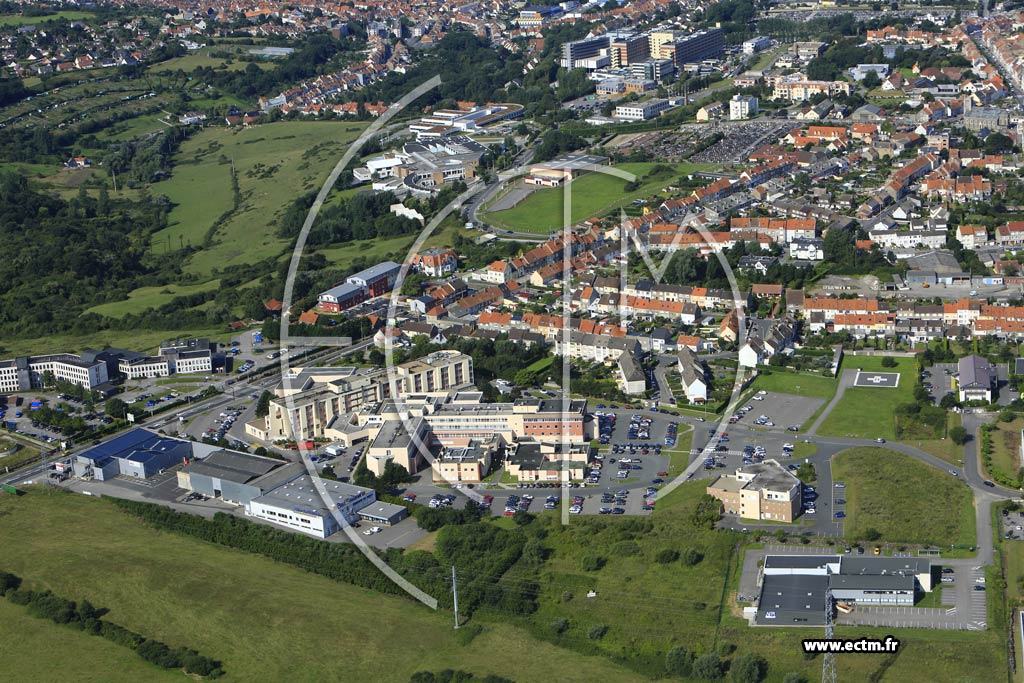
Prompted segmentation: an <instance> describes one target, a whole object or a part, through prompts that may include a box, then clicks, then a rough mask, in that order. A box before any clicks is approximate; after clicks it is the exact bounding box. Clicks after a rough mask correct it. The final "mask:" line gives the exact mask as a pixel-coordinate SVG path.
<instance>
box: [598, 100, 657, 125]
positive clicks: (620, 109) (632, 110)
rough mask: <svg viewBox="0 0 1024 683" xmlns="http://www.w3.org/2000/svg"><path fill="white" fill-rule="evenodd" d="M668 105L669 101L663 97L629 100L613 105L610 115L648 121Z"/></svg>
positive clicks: (617, 117) (624, 119)
mask: <svg viewBox="0 0 1024 683" xmlns="http://www.w3.org/2000/svg"><path fill="white" fill-rule="evenodd" d="M670 107H671V105H670V104H669V101H668V100H665V99H650V100H647V101H645V102H630V103H629V104H620V105H619V106H617V107H615V112H614V113H613V114H612V116H614V117H615V118H616V119H619V120H620V121H648V120H650V119H653V118H657V117H658V116H660V115H661V113H662V112H663V111H666V110H667V109H669V108H670Z"/></svg>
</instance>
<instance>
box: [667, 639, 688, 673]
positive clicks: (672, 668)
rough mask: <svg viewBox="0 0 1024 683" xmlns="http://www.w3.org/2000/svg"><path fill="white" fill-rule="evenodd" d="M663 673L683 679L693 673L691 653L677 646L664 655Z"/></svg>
mask: <svg viewBox="0 0 1024 683" xmlns="http://www.w3.org/2000/svg"><path fill="white" fill-rule="evenodd" d="M665 673H667V674H669V675H670V676H680V677H685V676H689V675H690V674H691V673H693V653H692V652H689V651H688V650H687V649H686V648H685V647H683V646H682V645H679V646H678V647H674V648H672V649H671V650H669V651H668V652H667V653H666V654H665Z"/></svg>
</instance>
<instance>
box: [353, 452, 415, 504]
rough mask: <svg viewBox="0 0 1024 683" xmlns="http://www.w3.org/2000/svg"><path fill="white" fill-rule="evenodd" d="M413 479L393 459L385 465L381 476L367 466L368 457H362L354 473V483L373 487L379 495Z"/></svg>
mask: <svg viewBox="0 0 1024 683" xmlns="http://www.w3.org/2000/svg"><path fill="white" fill-rule="evenodd" d="M412 480H413V476H412V475H411V474H409V472H408V471H407V470H406V469H405V468H404V467H402V466H401V465H399V464H397V463H395V462H394V461H391V460H389V461H388V462H387V464H385V465H384V471H383V472H381V475H380V476H379V477H378V476H377V475H376V474H374V473H373V472H371V471H370V470H369V468H367V467H366V458H360V460H359V464H358V465H356V469H355V471H354V472H353V473H352V483H353V484H355V485H356V486H365V487H366V488H368V489H373V490H374V491H376V492H377V495H380V494H382V493H392V492H393V491H394V490H395V489H396V488H398V485H399V484H406V483H408V482H410V481H412Z"/></svg>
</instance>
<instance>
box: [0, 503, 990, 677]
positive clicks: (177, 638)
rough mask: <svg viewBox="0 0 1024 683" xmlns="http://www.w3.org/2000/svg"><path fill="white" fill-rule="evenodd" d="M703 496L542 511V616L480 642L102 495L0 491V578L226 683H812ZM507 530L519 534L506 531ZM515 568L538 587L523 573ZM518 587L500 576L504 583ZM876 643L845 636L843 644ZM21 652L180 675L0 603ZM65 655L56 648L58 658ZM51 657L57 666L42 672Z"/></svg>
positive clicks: (931, 650)
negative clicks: (742, 675) (716, 663)
mask: <svg viewBox="0 0 1024 683" xmlns="http://www.w3.org/2000/svg"><path fill="white" fill-rule="evenodd" d="M702 491H703V485H701V484H699V483H693V484H687V485H685V486H683V487H681V488H680V489H678V490H677V491H675V492H674V493H672V494H670V495H668V496H665V497H664V499H663V500H659V501H658V507H659V512H658V514H656V515H655V517H654V518H653V520H654V528H653V530H651V531H647V532H641V533H639V534H635V533H633V532H631V531H630V527H631V525H632V524H634V523H635V521H636V520H631V519H609V518H583V519H573V521H572V523H571V524H570V525H569V526H568V527H563V526H561V525H560V524H558V523H557V519H556V515H552V514H545V515H542V516H541V518H540V520H541V521H540V522H534V524H538V523H540V524H542V525H543V531H547V532H548V533H547V536H545V537H544V538H543V543H544V545H545V546H546V547H547V548H548V549H549V552H551V553H553V555H551V556H550V557H549V559H548V560H547V561H546V562H545V563H544V565H543V567H542V570H541V572H542V574H541V576H540V579H541V581H540V584H541V590H542V603H543V604H542V606H541V608H540V611H539V612H537V613H536V614H534V615H531V616H528V617H513V616H511V615H508V614H506V613H503V612H497V613H493V612H488V611H487V610H480V611H479V612H478V616H476V617H474V618H473V620H472V622H475V623H477V624H480V625H482V626H483V628H484V631H483V633H482V634H481V635H479V636H478V637H477V638H476V639H475V640H473V642H472V643H470V644H468V645H461V644H459V642H458V641H457V640H456V638H455V637H454V632H453V630H452V628H451V621H450V619H451V615H450V614H448V613H434V612H431V611H429V610H427V609H426V608H423V607H421V606H419V605H418V604H417V603H414V602H412V601H409V600H405V599H402V598H397V597H393V596H384V595H380V594H378V593H374V592H373V591H369V590H365V589H361V588H355V587H352V586H349V585H347V584H342V583H336V582H332V581H329V580H327V579H324V578H323V577H319V576H316V575H314V574H309V573H306V572H303V571H301V570H299V569H297V568H294V567H290V566H287V565H282V564H277V563H275V562H273V561H270V560H268V559H266V558H262V557H259V556H257V555H252V554H248V553H244V552H240V551H234V550H229V549H225V548H221V547H218V546H215V545H213V544H209V543H204V542H200V541H196V540H194V539H191V538H187V537H183V536H178V535H175V534H171V533H166V532H159V531H155V530H153V529H151V528H149V527H146V526H144V525H142V524H140V523H138V522H136V521H135V520H133V519H132V518H131V517H129V516H127V515H125V514H124V513H122V512H120V511H118V510H117V509H116V508H115V507H113V506H112V505H110V504H109V503H107V502H105V501H103V500H100V499H96V498H88V497H85V496H78V495H75V494H69V493H64V492H57V491H50V490H42V489H30V490H29V493H28V495H25V496H22V497H20V498H13V497H7V496H0V518H2V520H3V523H2V524H0V545H2V547H3V548H4V550H5V552H4V555H3V559H0V569H3V570H6V571H11V572H13V573H15V574H18V575H20V576H22V577H23V578H24V579H25V581H26V587H28V588H32V589H41V588H50V589H52V590H54V591H55V592H56V593H58V594H59V595H62V596H65V597H68V598H71V599H77V600H82V599H88V600H90V601H91V602H92V603H93V604H95V605H98V606H103V607H107V608H109V609H110V610H111V611H110V613H109V614H108V615H107V617H106V618H107V619H109V620H110V621H112V622H115V623H118V624H121V625H124V626H126V627H128V628H130V629H133V630H135V631H137V632H139V633H142V634H144V635H147V636H150V637H154V638H158V639H160V640H163V641H164V642H167V643H168V644H170V645H172V646H176V645H187V646H189V647H194V648H196V649H198V650H199V651H200V652H202V653H203V654H206V655H208V656H211V657H216V658H218V659H221V660H222V661H223V663H224V667H225V669H226V672H227V674H226V676H225V679H224V680H226V681H234V680H238V681H241V680H259V681H277V680H282V681H284V680H287V681H295V680H298V681H306V680H309V681H318V680H326V679H330V680H346V681H347V680H352V681H362V680H372V681H395V682H396V683H405V682H406V681H408V680H409V677H410V675H411V674H412V673H413V672H415V671H420V670H431V671H438V670H441V669H445V668H453V669H462V670H466V671H472V672H475V673H477V674H481V675H483V674H490V673H494V674H499V675H503V676H506V677H511V678H512V679H513V680H515V681H517V683H530V682H532V681H543V682H545V683H546V682H547V681H550V680H552V678H553V677H557V678H558V679H560V680H565V681H569V682H576V681H579V682H580V683H583V682H587V683H590V682H592V681H602V682H603V681H611V682H612V683H617V682H619V681H622V682H623V683H625V682H626V681H639V680H648V679H650V678H655V677H657V675H655V676H648V675H645V674H641V673H639V672H638V671H637V670H633V669H626V668H624V667H622V666H620V665H618V664H615V663H613V662H612V661H611V660H612V659H634V660H640V661H649V662H650V663H651V666H652V668H653V670H656V671H657V672H659V673H660V667H661V663H662V662H663V658H664V651H665V648H666V647H668V646H672V645H676V644H682V645H685V646H686V647H687V648H689V649H691V650H696V651H699V652H707V651H710V650H715V649H717V648H718V647H719V646H721V645H722V644H723V643H732V644H733V645H734V646H736V647H737V653H743V652H753V653H755V654H758V655H760V656H762V657H764V658H765V659H766V660H767V661H768V671H767V676H766V678H765V679H764V680H765V681H767V682H769V683H781V681H782V679H783V677H784V676H785V675H786V674H787V673H789V672H798V673H800V674H802V675H803V676H804V677H805V678H807V679H808V680H815V678H816V677H817V676H820V670H821V661H820V658H816V659H813V660H810V661H808V660H805V659H804V658H803V656H802V654H801V652H800V640H801V639H803V638H807V637H814V636H816V635H820V634H821V633H822V631H821V630H820V629H751V628H750V627H749V626H747V625H746V623H745V622H744V621H742V620H741V619H740V618H739V615H738V614H737V612H736V611H735V608H734V607H732V605H733V602H732V595H733V594H734V592H735V586H736V581H737V573H736V568H737V567H738V566H739V562H740V559H741V555H740V553H739V552H738V547H739V544H740V542H741V540H742V539H741V537H740V536H739V535H738V534H735V533H732V532H729V533H721V532H716V531H711V530H707V529H698V528H696V527H694V526H693V525H692V524H691V523H690V521H689V519H690V516H691V515H692V513H693V511H694V506H695V504H696V501H697V499H698V497H699V495H700V494H701V492H702ZM69 519H74V520H77V522H76V524H75V532H74V533H68V527H67V521H68V520H69ZM500 522H501V523H503V524H504V525H506V526H508V527H509V528H512V527H513V526H514V525H513V524H511V520H507V519H503V520H500ZM431 543H432V541H430V540H427V541H425V542H424V543H423V544H422V545H421V549H423V550H429V549H430V547H431ZM634 546H636V548H634ZM665 547H668V548H675V549H679V550H684V549H687V548H693V549H696V550H698V551H699V552H701V553H702V554H703V556H704V557H703V559H702V561H700V562H699V563H698V564H696V565H695V566H693V567H686V566H684V565H683V564H682V563H681V562H679V561H676V562H673V563H670V564H667V565H665V564H658V563H654V562H651V561H650V555H652V554H653V553H655V552H657V551H658V550H660V549H662V548H665ZM583 553H600V554H603V555H606V556H607V557H608V562H607V564H606V565H605V566H604V567H603V568H602V569H600V570H598V571H584V570H582V569H581V568H580V566H579V564H578V559H579V557H580V555H581V554H583ZM727 566H728V567H729V569H728V570H727ZM514 571H516V572H520V573H521V576H522V577H524V578H531V579H532V578H534V576H533V575H532V574H530V573H529V567H528V565H526V564H524V563H521V565H517V566H516V567H515V568H514ZM515 580H516V578H515V576H510V577H507V579H502V581H503V582H507V583H510V584H511V585H515V584H514V583H512V582H514V581H515ZM591 589H593V590H596V592H597V596H596V597H595V598H593V599H588V598H586V597H585V596H584V593H585V592H586V591H587V590H591ZM566 594H571V595H572V598H571V599H568V598H567V597H566ZM722 606H724V609H723V610H721V612H720V607H722ZM561 618H565V619H567V620H568V621H569V628H568V630H567V631H566V632H565V633H564V634H562V636H553V635H552V633H551V630H550V624H551V623H552V621H553V620H556V619H561ZM598 624H604V625H606V626H608V631H607V634H606V635H605V637H604V638H602V639H592V638H590V637H589V632H590V628H591V627H592V626H594V625H598ZM531 631H535V632H536V634H537V636H539V637H537V636H535V635H531ZM877 633H878V631H877V630H872V629H853V628H839V629H837V635H838V636H841V637H856V636H861V635H865V636H875V635H876V634H877ZM325 634H329V639H328V640H327V641H325V640H324V639H325ZM410 634H415V637H414V638H410V637H409V635H410ZM897 635H898V637H899V638H900V639H901V641H902V647H901V655H900V660H899V662H897V665H896V666H894V668H893V669H892V671H894V672H895V671H897V667H899V668H898V670H899V671H900V672H901V673H900V674H899V675H896V674H890V675H889V676H887V677H886V678H885V679H883V680H893V681H897V680H898V681H903V680H908V681H913V680H918V679H917V678H915V677H914V676H913V675H912V674H909V673H908V672H914V671H917V672H920V671H923V670H927V671H928V675H929V677H928V680H929V681H935V682H936V683H945V682H949V683H953V682H954V681H955V682H957V683H963V682H965V681H967V682H977V683H983V682H985V683H987V682H989V681H994V680H1001V679H1004V678H1005V671H1004V669H1003V667H1004V666H1005V664H1004V662H1005V659H1004V658H1002V657H1001V656H1000V652H1001V650H1000V647H999V636H998V635H997V634H995V633H994V632H978V633H955V634H954V633H945V632H942V631H916V630H904V629H900V630H899V632H898V634H897ZM12 640H15V641H16V642H17V644H18V645H17V647H16V648H7V650H16V652H7V653H6V654H5V658H4V664H5V673H6V675H8V676H10V677H11V679H12V680H17V681H41V682H42V681H52V680H76V681H78V680H82V681H97V682H98V681H120V680H133V681H134V680H163V678H164V676H168V675H172V676H175V677H177V678H178V679H179V680H180V676H181V674H179V673H173V674H167V673H166V672H163V671H160V670H158V669H152V668H150V667H149V665H147V664H145V663H144V662H142V660H140V659H138V658H137V657H135V655H133V654H131V653H129V652H127V651H126V650H124V649H123V648H118V647H116V646H114V645H112V644H110V643H108V642H107V641H103V640H101V639H98V638H91V637H89V636H85V635H84V634H82V633H81V632H78V631H73V630H69V629H66V628H64V627H62V626H58V625H55V624H52V623H50V622H48V621H43V620H40V619H36V618H33V617H29V616H28V615H27V614H26V613H25V612H24V610H23V609H22V608H20V607H17V606H14V605H10V604H9V603H7V602H6V601H4V600H0V643H3V642H8V643H9V642H11V641H12ZM554 640H557V641H558V643H559V644H560V645H563V646H565V647H559V646H558V645H556V644H553V643H552V642H550V641H554ZM55 642H59V643H60V644H61V647H58V648H54V647H53V643H55ZM310 643H321V644H324V645H325V646H322V647H310ZM581 651H583V652H586V654H581ZM40 652H45V653H46V656H45V657H44V658H43V659H45V661H43V662H40V661H39V659H40V656H39V653H40ZM599 655H604V656H599ZM878 664H879V660H878V659H877V658H872V657H865V656H859V655H846V656H840V657H839V660H838V668H839V670H840V671H842V672H843V674H842V676H843V680H867V679H868V677H869V676H870V675H871V673H872V672H873V671H874V670H875V668H876V667H877V666H878ZM297 667H298V668H297ZM339 667H342V669H339ZM340 670H343V671H344V673H343V674H339V673H338V672H339V671H340ZM299 671H301V673H297V672H299Z"/></svg>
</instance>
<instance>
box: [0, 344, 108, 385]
mask: <svg viewBox="0 0 1024 683" xmlns="http://www.w3.org/2000/svg"><path fill="white" fill-rule="evenodd" d="M47 373H50V374H52V375H53V377H54V379H56V380H60V381H63V382H71V383H72V384H77V385H78V386H80V387H84V388H86V389H94V388H96V387H97V386H99V385H100V384H104V383H106V382H107V381H108V380H109V377H108V372H107V364H106V362H104V361H103V360H100V359H97V358H95V356H89V357H83V356H77V355H75V354H72V353H55V354H52V355H48V356H19V357H17V358H14V359H13V360H5V361H0V391H3V392H15V391H29V390H31V389H39V388H41V387H42V386H43V376H44V375H46V374H47Z"/></svg>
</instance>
